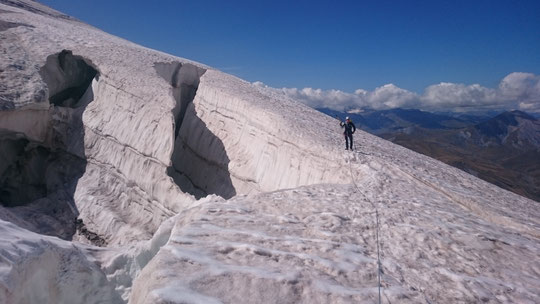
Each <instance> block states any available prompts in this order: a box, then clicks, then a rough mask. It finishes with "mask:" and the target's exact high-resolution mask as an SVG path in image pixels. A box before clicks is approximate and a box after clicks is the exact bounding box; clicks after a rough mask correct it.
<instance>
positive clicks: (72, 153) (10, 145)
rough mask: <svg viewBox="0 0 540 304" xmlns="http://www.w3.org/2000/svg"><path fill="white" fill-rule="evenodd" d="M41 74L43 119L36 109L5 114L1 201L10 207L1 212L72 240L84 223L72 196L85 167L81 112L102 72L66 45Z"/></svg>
mask: <svg viewBox="0 0 540 304" xmlns="http://www.w3.org/2000/svg"><path fill="white" fill-rule="evenodd" d="M40 75H41V77H42V79H43V81H44V82H45V84H46V85H47V91H48V101H49V103H50V105H51V106H50V108H49V109H44V110H41V111H40V114H39V115H40V116H41V117H42V120H43V121H44V123H42V124H37V125H36V124H35V122H34V121H33V119H32V116H31V115H35V113H36V111H33V110H26V109H16V110H12V111H4V112H3V113H1V115H2V119H3V120H4V122H5V123H3V124H2V125H1V126H0V156H1V158H2V159H3V161H2V163H1V164H0V189H1V190H0V204H1V205H2V206H4V207H6V208H5V209H4V212H2V214H0V215H2V217H4V218H8V217H9V219H11V220H12V221H15V222H16V223H17V224H18V225H19V226H22V227H24V228H27V229H29V230H31V231H34V232H38V233H42V234H47V235H53V236H58V237H60V238H63V239H68V240H69V239H71V237H72V236H73V235H74V234H75V233H76V232H77V229H79V230H82V229H81V228H84V224H83V223H80V221H79V222H78V221H76V218H77V216H78V211H77V208H76V206H75V203H74V199H73V195H74V193H75V189H76V186H77V181H78V179H79V178H80V177H81V176H82V175H83V174H84V172H85V169H86V158H85V154H84V127H83V123H82V114H83V112H84V110H85V108H86V106H87V105H88V104H89V103H90V102H92V100H93V98H94V96H93V91H92V85H91V84H92V81H93V80H94V79H97V78H98V77H99V72H98V70H97V68H95V67H94V66H93V65H92V63H91V62H90V61H89V60H87V59H85V58H83V57H81V56H75V55H73V53H72V52H71V51H68V50H63V51H61V52H60V53H57V54H52V55H50V56H48V57H47V60H46V63H45V65H44V66H43V67H42V68H41V69H40ZM10 116H11V117H10ZM36 127H37V128H42V129H43V130H39V132H37V131H36V130H32V128H36ZM31 133H32V134H34V133H39V134H43V135H42V137H41V138H34V137H33V136H30V135H29V134H31Z"/></svg>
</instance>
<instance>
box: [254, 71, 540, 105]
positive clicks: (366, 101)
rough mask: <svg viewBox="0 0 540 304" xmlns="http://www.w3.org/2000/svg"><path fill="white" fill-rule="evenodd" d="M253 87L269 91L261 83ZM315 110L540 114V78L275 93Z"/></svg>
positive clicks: (527, 75)
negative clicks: (493, 84) (416, 88)
mask: <svg viewBox="0 0 540 304" xmlns="http://www.w3.org/2000/svg"><path fill="white" fill-rule="evenodd" d="M254 85H256V86H261V87H266V86H265V85H264V84H263V83H261V82H255V83H254ZM266 88H267V89H271V90H274V91H276V92H278V93H282V94H285V95H287V96H289V97H291V98H294V99H297V100H299V101H301V102H303V103H305V104H306V105H308V106H310V107H313V108H330V109H334V110H339V111H343V110H350V109H366V108H370V109H376V110H380V109H392V108H400V107H401V108H417V109H425V110H454V111H468V110H484V109H485V110H489V109H500V110H509V109H521V110H525V111H530V112H540V76H537V75H535V74H531V73H519V72H515V73H511V74H509V75H507V76H506V77H504V78H503V79H502V80H501V82H500V84H499V86H498V87H497V88H486V87H483V86H481V85H478V84H472V85H465V84H459V83H447V82H443V83H439V84H435V85H431V86H429V87H427V88H426V89H425V90H424V93H423V94H422V95H419V94H416V93H414V92H410V91H407V90H405V89H402V88H399V87H397V86H395V85H393V84H387V85H384V86H381V87H378V88H376V89H375V90H373V91H366V90H363V89H358V90H356V91H355V92H354V93H347V92H343V91H340V90H321V89H313V88H303V89H298V88H282V89H274V88H268V87H266Z"/></svg>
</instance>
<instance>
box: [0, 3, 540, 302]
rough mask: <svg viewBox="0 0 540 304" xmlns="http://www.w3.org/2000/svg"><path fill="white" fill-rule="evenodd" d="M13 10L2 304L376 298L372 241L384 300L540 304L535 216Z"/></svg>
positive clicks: (2, 180) (275, 108) (219, 84)
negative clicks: (353, 147) (351, 149)
mask: <svg viewBox="0 0 540 304" xmlns="http://www.w3.org/2000/svg"><path fill="white" fill-rule="evenodd" d="M0 3H4V4H0V34H1V37H0V39H1V40H0V41H1V42H0V49H1V51H2V53H3V54H5V56H2V57H1V59H0V69H1V73H0V76H1V78H2V82H1V83H0V157H1V158H0V159H1V160H2V162H0V187H1V189H0V190H2V191H0V202H1V203H2V206H0V219H2V220H4V221H0V229H3V230H5V231H6V233H5V234H2V238H3V241H2V243H0V257H1V259H0V277H1V278H2V280H1V281H0V299H1V300H3V302H7V303H18V302H25V301H26V302H31V303H43V302H45V303H47V302H48V303H57V302H65V303H88V302H93V301H95V302H100V301H101V302H113V301H125V302H130V303H236V302H245V303H261V302H264V303H298V302H300V303H330V302H332V303H341V302H343V303H357V302H368V303H369V302H372V303H373V302H376V301H377V297H378V280H377V274H378V267H377V247H378V246H377V245H379V247H380V248H379V250H380V258H381V269H382V275H381V285H382V291H383V293H382V294H383V298H382V300H383V302H384V303H386V302H388V303H392V302H393V303H395V302H400V303H401V302H406V303H407V302H410V303H424V302H427V303H434V302H443V303H444V302H470V303H474V302H481V301H484V302H492V303H503V302H516V303H528V302H530V303H535V302H540V299H539V298H540V297H539V296H538V295H539V294H540V284H539V283H538V282H539V280H538V278H539V277H540V275H539V274H540V242H539V238H540V233H539V231H540V229H539V227H540V217H539V213H540V211H539V208H538V206H537V204H536V203H535V202H533V201H531V200H528V199H525V198H523V197H520V196H517V195H515V194H512V193H509V192H507V191H505V190H502V189H500V188H497V187H495V186H493V185H491V184H488V183H486V182H483V181H481V180H479V179H477V178H475V177H473V176H470V175H467V174H465V173H464V172H462V171H460V170H457V169H454V168H451V167H449V166H446V165H444V164H443V163H440V162H438V161H435V160H432V159H430V158H427V157H425V156H422V155H419V154H417V153H414V152H412V151H409V150H407V149H404V148H402V147H399V146H396V145H394V144H392V143H390V142H387V141H385V140H382V139H380V138H377V137H374V136H371V135H369V134H367V133H364V132H361V131H358V132H357V133H356V134H355V140H356V144H357V147H358V149H357V151H355V152H354V153H353V152H345V151H343V149H342V146H343V143H342V138H341V136H340V129H339V126H338V123H337V121H336V120H334V119H332V118H330V117H328V116H326V115H323V114H321V113H319V112H317V111H315V110H312V109H310V108H307V107H306V106H304V105H302V104H301V103H299V102H296V101H295V100H291V99H290V98H288V97H286V96H284V95H282V94H278V93H276V91H275V90H272V89H271V88H265V87H261V86H255V85H252V84H251V83H249V82H246V81H243V80H241V79H238V78H236V77H233V76H231V75H227V74H225V73H222V72H220V71H218V70H215V69H212V68H211V67H208V66H205V65H202V64H199V63H196V62H192V61H189V60H186V59H183V58H178V57H174V56H171V55H168V54H164V53H161V52H158V51H154V50H150V49H147V48H144V47H141V46H138V45H135V44H133V43H131V42H129V41H125V40H123V39H120V38H117V37H114V36H111V35H108V34H106V33H104V32H102V31H100V30H98V29H95V28H93V27H90V26H88V25H85V24H83V23H81V22H79V21H76V20H73V19H72V18H68V17H66V16H65V15H63V14H61V13H58V12H55V11H53V10H51V9H48V8H45V7H43V6H41V5H39V4H37V3H35V2H33V1H27V0H21V1H14V0H10V1H0ZM5 3H8V4H9V5H5ZM207 195H209V196H207ZM376 214H378V221H379V225H377V216H376ZM6 221H7V222H6ZM8 222H11V223H8ZM15 225H17V226H18V227H17V226H15ZM377 227H378V228H377ZM28 230H31V231H34V232H37V233H40V234H37V233H34V232H30V231H28ZM377 231H378V232H379V242H377V237H376V235H377V233H376V232H377ZM45 234H46V235H52V236H56V237H59V238H62V239H63V240H60V239H57V238H54V237H50V236H45ZM23 244H25V245H24V246H26V247H24V246H23ZM13 246H14V247H13ZM97 246H99V247H97ZM23 247H24V248H25V250H21V249H13V248H23ZM28 248H29V249H28ZM57 248H60V249H57ZM29 252H30V253H31V254H30V253H29ZM51 252H52V253H51ZM34 257H36V258H34ZM67 257H68V258H67ZM13 265H16V266H13ZM81 267H82V268H81ZM37 269H44V270H45V271H43V272H40V271H37ZM81 269H84V271H80V270H81ZM73 272H75V273H79V274H80V273H82V274H81V275H80V276H71V275H70V273H73ZM33 273H39V275H38V276H33ZM16 274H17V275H16ZM68 279H69V282H70V283H71V285H67V286H64V285H63V284H64V283H63V282H65V280H68ZM44 281H45V282H47V283H48V284H49V285H47V287H44V286H45V285H43V284H44ZM81 283H84V284H81ZM81 286H84V292H83V289H82V288H83V287H81ZM87 286H90V287H87ZM94 287H95V288H97V289H99V290H100V291H99V292H95V293H93V292H91V290H93V289H91V288H94ZM29 288H34V290H35V291H36V292H35V293H32V297H34V298H26V299H23V297H24V296H25V294H26V293H25V292H24V291H25V290H28V289H29ZM63 288H67V289H70V290H71V292H73V293H74V294H75V295H73V294H71V293H67V292H65V291H62V290H64V289H63ZM67 289H66V290H67ZM57 290H61V291H57ZM87 291H88V293H86V292H87ZM92 295H94V296H95V297H92ZM75 296H77V297H78V296H80V297H82V298H75ZM107 297H109V298H107Z"/></svg>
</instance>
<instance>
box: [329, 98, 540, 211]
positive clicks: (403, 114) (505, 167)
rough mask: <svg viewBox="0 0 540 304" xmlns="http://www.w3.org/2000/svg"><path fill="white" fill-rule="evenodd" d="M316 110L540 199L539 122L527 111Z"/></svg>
mask: <svg viewBox="0 0 540 304" xmlns="http://www.w3.org/2000/svg"><path fill="white" fill-rule="evenodd" d="M320 111H322V112H324V113H326V114H328V115H331V116H337V117H339V118H341V119H343V118H344V117H345V116H349V117H351V119H352V120H353V121H354V122H355V124H356V125H357V127H358V128H361V129H363V130H365V131H368V132H370V133H373V134H376V135H378V136H380V137H382V138H385V139H388V140H390V141H392V142H394V143H396V144H399V145H401V146H404V147H406V148H409V149H411V150H414V151H416V152H419V153H422V154H425V155H428V156H430V157H433V158H436V159H438V160H441V161H443V162H445V163H447V164H449V165H452V166H454V167H457V168H460V169H462V170H464V171H466V172H468V173H470V174H473V175H475V176H477V177H479V178H481V179H483V180H485V181H488V182H490V183H493V184H495V185H497V186H499V187H501V188H504V189H507V190H510V191H513V192H515V193H517V194H520V195H523V196H526V197H528V198H531V199H534V200H536V201H540V120H538V119H537V118H536V117H534V116H532V115H530V114H527V113H525V112H521V111H509V112H504V113H500V114H498V115H494V116H491V117H489V116H488V115H459V114H441V113H430V112H425V111H420V110H405V109H393V110H384V111H366V112H362V113H343V112H337V111H332V110H329V109H320ZM490 114H491V113H490Z"/></svg>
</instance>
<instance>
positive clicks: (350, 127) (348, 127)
mask: <svg viewBox="0 0 540 304" xmlns="http://www.w3.org/2000/svg"><path fill="white" fill-rule="evenodd" d="M339 125H340V126H341V127H342V128H345V130H344V131H343V135H344V136H345V150H349V142H350V148H351V150H352V149H353V137H352V135H353V134H354V132H355V131H356V126H355V125H354V123H353V122H352V121H351V120H350V118H349V117H348V116H347V117H346V118H345V122H342V121H340V122H339Z"/></svg>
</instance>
